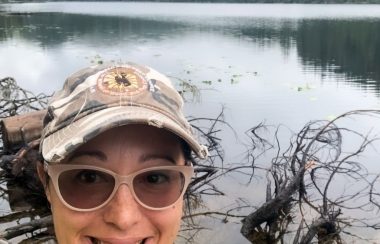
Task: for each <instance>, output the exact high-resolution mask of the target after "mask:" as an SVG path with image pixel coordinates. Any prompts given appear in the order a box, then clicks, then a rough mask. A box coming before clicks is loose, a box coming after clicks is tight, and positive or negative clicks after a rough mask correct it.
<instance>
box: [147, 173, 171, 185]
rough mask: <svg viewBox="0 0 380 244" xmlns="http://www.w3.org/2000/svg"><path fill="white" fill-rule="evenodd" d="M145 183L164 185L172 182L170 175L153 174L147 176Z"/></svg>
mask: <svg viewBox="0 0 380 244" xmlns="http://www.w3.org/2000/svg"><path fill="white" fill-rule="evenodd" d="M145 181H146V182H147V183H149V184H162V183H165V182H169V181H170V177H169V175H168V174H165V173H162V172H151V173H149V174H147V175H146V176H145Z"/></svg>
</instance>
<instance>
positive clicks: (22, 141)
mask: <svg viewBox="0 0 380 244" xmlns="http://www.w3.org/2000/svg"><path fill="white" fill-rule="evenodd" d="M45 114H46V110H40V111H33V112H30V113H27V114H23V115H17V116H12V117H8V118H5V119H3V120H2V121H0V126H1V133H2V135H3V147H4V149H3V151H4V152H3V153H12V152H14V151H17V150H18V149H20V148H22V147H23V146H25V145H26V144H27V143H29V142H31V141H33V140H36V139H38V138H40V136H41V131H42V126H43V118H44V116H45Z"/></svg>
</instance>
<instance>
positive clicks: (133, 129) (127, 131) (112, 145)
mask: <svg viewBox="0 0 380 244" xmlns="http://www.w3.org/2000/svg"><path fill="white" fill-rule="evenodd" d="M181 142H182V140H181V139H180V138H179V137H178V136H176V135H175V134H173V133H171V132H169V131H167V130H165V129H160V128H156V127H153V126H148V125H139V124H132V125H126V126H121V127H116V128H113V129H110V130H107V131H105V132H103V133H101V134H100V135H98V136H96V137H95V138H93V139H91V140H90V141H88V142H86V143H85V144H83V145H82V146H80V147H79V148H78V149H77V150H76V151H81V150H88V149H98V150H105V151H106V152H107V151H113V150H122V151H125V152H128V151H129V150H132V149H134V150H136V149H138V150H140V151H148V152H177V151H179V152H181V151H182V143H181Z"/></svg>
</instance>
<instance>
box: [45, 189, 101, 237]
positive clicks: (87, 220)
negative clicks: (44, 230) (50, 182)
mask: <svg viewBox="0 0 380 244" xmlns="http://www.w3.org/2000/svg"><path fill="white" fill-rule="evenodd" d="M49 192H50V194H49V195H50V203H51V211H52V215H53V221H54V230H55V234H56V237H57V240H58V242H59V243H80V240H79V238H80V235H81V233H84V231H85V229H86V228H88V227H89V226H91V225H92V224H93V223H94V222H95V221H96V216H95V215H93V214H90V213H79V212H75V211H72V210H70V209H68V208H67V207H66V206H64V205H63V203H62V202H61V201H60V200H59V198H58V196H57V194H56V192H55V190H54V188H52V186H51V187H50V188H49Z"/></svg>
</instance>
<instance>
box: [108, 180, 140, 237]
mask: <svg viewBox="0 0 380 244" xmlns="http://www.w3.org/2000/svg"><path fill="white" fill-rule="evenodd" d="M141 208H142V206H140V204H139V203H138V202H136V200H135V198H134V197H133V195H132V192H131V190H130V189H129V187H128V186H127V185H126V184H122V185H120V186H119V188H118V189H117V191H116V193H115V195H114V196H113V198H112V199H111V201H110V202H109V203H108V204H107V205H106V206H105V210H104V213H103V218H104V221H105V222H106V223H107V224H109V225H112V226H114V227H115V228H117V229H118V230H123V231H125V230H127V229H129V228H131V227H132V226H134V225H136V224H137V223H138V222H139V221H141V219H142V215H143V214H142V212H141V210H142V209H141Z"/></svg>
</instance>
